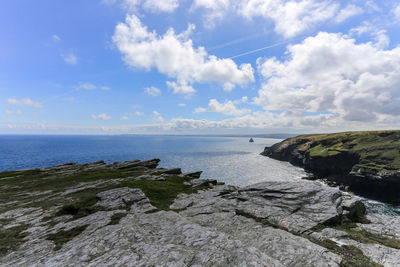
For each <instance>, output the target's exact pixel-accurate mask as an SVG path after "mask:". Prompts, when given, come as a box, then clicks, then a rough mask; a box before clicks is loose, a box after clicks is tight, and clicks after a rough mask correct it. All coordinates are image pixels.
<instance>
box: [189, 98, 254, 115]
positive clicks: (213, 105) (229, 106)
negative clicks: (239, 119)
mask: <svg viewBox="0 0 400 267" xmlns="http://www.w3.org/2000/svg"><path fill="white" fill-rule="evenodd" d="M243 100H245V101H247V97H246V98H242V99H241V100H235V101H230V100H229V101H228V100H227V101H225V102H224V103H219V102H218V101H217V100H216V99H210V101H209V102H208V108H207V109H206V108H203V107H198V108H195V110H194V113H203V112H207V111H208V112H216V113H222V114H224V115H230V116H241V115H244V114H246V113H249V112H250V111H251V110H249V109H238V108H237V107H236V106H235V104H239V103H242V101H243ZM243 103H244V101H243Z"/></svg>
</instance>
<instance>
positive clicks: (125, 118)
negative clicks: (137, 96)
mask: <svg viewBox="0 0 400 267" xmlns="http://www.w3.org/2000/svg"><path fill="white" fill-rule="evenodd" d="M121 120H124V121H126V120H129V117H128V116H122V117H121Z"/></svg>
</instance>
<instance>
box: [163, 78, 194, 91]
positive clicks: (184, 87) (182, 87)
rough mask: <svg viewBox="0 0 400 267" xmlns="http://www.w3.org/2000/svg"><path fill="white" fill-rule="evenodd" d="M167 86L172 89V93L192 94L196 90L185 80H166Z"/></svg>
mask: <svg viewBox="0 0 400 267" xmlns="http://www.w3.org/2000/svg"><path fill="white" fill-rule="evenodd" d="M167 86H168V88H170V89H172V92H173V93H174V94H192V93H194V92H195V91H196V90H194V88H193V87H192V86H190V85H188V84H187V82H186V81H183V82H181V83H176V82H170V81H167Z"/></svg>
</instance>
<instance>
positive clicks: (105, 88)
mask: <svg viewBox="0 0 400 267" xmlns="http://www.w3.org/2000/svg"><path fill="white" fill-rule="evenodd" d="M75 88H76V89H77V90H80V89H83V90H88V91H93V90H97V89H100V90H103V91H109V90H111V88H110V87H108V86H104V85H102V86H97V85H94V84H92V83H89V82H79V83H78V85H77V86H76V87H75Z"/></svg>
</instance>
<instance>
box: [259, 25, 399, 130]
mask: <svg viewBox="0 0 400 267" xmlns="http://www.w3.org/2000/svg"><path fill="white" fill-rule="evenodd" d="M286 54H287V56H288V58H287V60H284V61H280V60H278V59H276V58H268V59H263V60H261V59H259V60H258V63H259V71H260V72H261V74H262V75H263V76H264V77H265V79H266V81H265V82H264V84H263V85H262V87H261V89H260V90H259V92H258V97H257V98H255V101H254V103H255V104H257V105H260V106H261V107H263V108H264V109H265V110H281V111H282V110H283V111H307V112H317V113H318V112H326V113H327V114H326V115H321V120H322V119H324V120H328V121H330V122H329V123H336V125H338V124H341V123H343V122H346V121H347V122H348V121H352V122H361V123H370V122H375V123H377V124H379V123H383V122H384V121H387V120H389V119H393V116H395V117H396V116H397V120H398V121H399V118H400V117H399V115H400V47H396V48H394V49H392V50H384V49H381V48H379V47H377V46H376V45H375V44H373V43H371V42H368V43H360V44H357V43H356V41H355V40H354V39H352V38H350V37H349V36H345V35H341V34H334V33H324V32H321V33H319V34H318V35H316V36H315V37H309V38H306V39H305V40H304V41H303V42H302V43H300V44H296V45H291V46H288V48H287V52H286ZM305 123H308V124H310V121H308V122H307V121H306V122H305ZM354 125H355V124H353V126H354Z"/></svg>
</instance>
